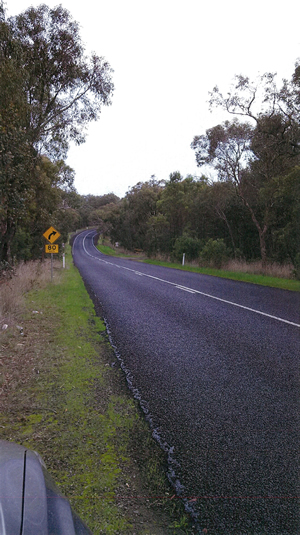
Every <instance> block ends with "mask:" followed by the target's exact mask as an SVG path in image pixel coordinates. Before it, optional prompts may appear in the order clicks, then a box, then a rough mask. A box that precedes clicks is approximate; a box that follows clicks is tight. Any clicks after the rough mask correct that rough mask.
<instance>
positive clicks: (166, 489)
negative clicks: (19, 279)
mask: <svg viewBox="0 0 300 535" xmlns="http://www.w3.org/2000/svg"><path fill="white" fill-rule="evenodd" d="M69 263H70V260H69V262H68V260H67V265H68V264H69ZM44 267H45V266H44ZM67 267H68V269H65V270H62V269H61V268H60V267H59V265H58V264H56V265H55V268H54V282H53V283H52V284H51V283H50V282H47V277H50V271H49V272H48V273H47V270H43V275H42V279H41V280H42V282H38V279H37V280H36V281H35V282H34V281H33V283H32V284H31V286H30V289H29V291H28V287H26V290H24V291H23V292H22V300H23V306H22V311H21V312H18V313H17V321H18V323H19V324H20V325H19V326H18V328H17V327H16V317H15V316H14V310H13V307H12V308H11V309H10V311H9V314H8V311H6V315H3V313H2V315H1V316H0V363H1V365H0V372H1V376H0V377H1V381H0V394H1V400H0V409H1V412H0V437H1V438H2V439H5V440H11V441H14V442H17V443H19V444H22V445H25V446H27V447H29V448H31V449H34V450H35V451H38V453H39V454H40V455H41V457H42V458H43V459H44V461H45V464H46V466H47V468H48V470H49V472H50V474H51V475H52V476H53V477H54V480H55V481H56V483H57V485H58V486H59V487H60V489H61V491H62V492H63V494H65V495H66V496H67V497H68V499H69V500H70V503H71V505H72V507H73V508H74V510H75V511H76V512H77V513H78V514H79V516H80V517H81V518H82V519H83V520H84V521H85V522H86V524H87V525H88V526H89V528H90V529H91V530H92V532H93V533H94V534H106V535H111V534H122V535H125V534H133V533H135V534H140V535H146V534H148V535H164V534H170V535H171V534H184V533H193V528H192V527H191V525H190V524H189V521H188V519H187V517H186V516H185V513H184V508H183V505H182V503H181V501H179V500H178V499H174V496H173V490H172V489H171V487H170V486H169V483H168V481H167V478H166V475H165V463H166V459H165V454H164V453H163V452H162V450H161V449H160V448H159V446H158V445H157V443H156V442H155V441H154V439H153V438H152V435H151V431H150V430H149V427H148V424H147V423H146V421H145V419H144V416H143V414H142V413H141V411H140V409H139V406H138V404H137V402H135V401H134V400H133V399H132V396H131V394H130V392H129V390H128V387H127V384H126V380H125V378H124V374H123V372H122V371H121V369H120V367H119V365H118V361H117V359H116V357H115V354H114V352H113V350H112V348H111V346H110V344H109V341H108V337H107V334H106V330H105V326H104V324H103V322H102V320H101V319H100V318H99V317H97V316H96V314H95V310H94V306H93V303H92V301H91V300H90V298H89V296H88V294H87V292H86V290H85V287H84V284H83V282H82V279H81V277H80V275H79V273H78V271H77V270H76V268H75V267H74V266H73V265H69V266H67ZM24 278H25V277H24ZM45 278H46V282H45ZM48 280H49V279H48ZM23 282H24V280H23ZM10 284H11V286H13V284H14V282H13V279H12V280H11V281H10ZM4 322H5V323H4ZM4 324H5V325H8V326H7V328H5V330H2V326H3V325H4ZM20 327H21V329H20Z"/></svg>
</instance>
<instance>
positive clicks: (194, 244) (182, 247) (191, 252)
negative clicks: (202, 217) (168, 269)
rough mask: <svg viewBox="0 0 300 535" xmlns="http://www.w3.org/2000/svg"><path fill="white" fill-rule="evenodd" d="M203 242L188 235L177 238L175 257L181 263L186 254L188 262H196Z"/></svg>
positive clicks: (174, 248)
mask: <svg viewBox="0 0 300 535" xmlns="http://www.w3.org/2000/svg"><path fill="white" fill-rule="evenodd" d="M200 248H201V242H200V240H198V239H197V238H192V237H191V236H188V235H187V234H183V236H180V238H177V240H176V242H175V244H174V247H173V256H174V258H175V259H176V260H179V261H181V260H182V256H183V254H184V253H185V258H186V260H196V259H197V258H198V256H199V252H200Z"/></svg>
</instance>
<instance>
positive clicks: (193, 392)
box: [73, 231, 300, 535]
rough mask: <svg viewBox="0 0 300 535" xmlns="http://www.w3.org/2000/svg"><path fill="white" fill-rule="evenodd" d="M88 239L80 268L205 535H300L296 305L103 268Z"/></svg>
mask: <svg viewBox="0 0 300 535" xmlns="http://www.w3.org/2000/svg"><path fill="white" fill-rule="evenodd" d="M93 234H94V232H93V231H85V232H84V233H82V234H80V235H79V236H78V237H77V238H76V239H75V242H74V245H73V258H74V262H75V264H76V266H77V267H78V269H79V271H80V273H81V275H82V277H83V279H84V281H85V283H86V284H87V286H88V288H89V290H90V292H91V295H92V296H93V298H94V300H95V302H96V303H97V304H98V306H99V307H100V310H101V314H102V316H103V317H104V318H105V320H106V322H107V325H108V328H109V332H110V335H111V339H112V341H113V344H114V346H115V348H116V352H117V354H118V356H119V359H120V361H121V362H122V367H123V369H124V371H125V372H126V374H127V380H128V383H129V385H130V387H131V389H132V391H133V393H134V395H135V397H137V398H138V399H139V400H140V403H141V405H142V407H143V409H144V411H145V413H146V414H147V416H148V419H149V420H150V422H151V425H152V428H153V430H154V435H155V436H156V438H157V439H158V441H159V442H160V444H161V445H162V447H164V448H165V450H166V451H167V452H168V460H169V478H170V479H171V481H172V482H173V484H174V486H175V487H176V492H177V494H178V495H180V496H182V497H184V501H185V504H186V507H187V508H190V509H191V511H192V513H193V515H194V518H198V524H199V527H200V528H201V531H202V530H203V529H207V530H208V531H207V533H208V534H212V535H233V534H234V535H254V534H255V535H299V533H300V518H299V496H300V492H299V474H300V471H299V450H298V445H299V414H300V412H299V397H300V396H299V363H298V360H299V358H298V357H299V341H300V317H299V311H300V296H299V294H298V293H296V292H288V291H284V290H278V289H274V288H267V287H263V286H258V285H252V284H247V283H242V282H236V281H230V280H226V279H220V278H217V277H211V276H205V275H199V274H195V273H188V272H183V271H179V270H173V269H169V268H162V267H159V266H152V265H148V264H141V263H138V262H134V261H130V260H126V259H121V258H113V257H109V256H105V255H103V254H101V253H100V252H99V251H98V250H97V249H96V248H95V246H94V244H93V239H92V238H93Z"/></svg>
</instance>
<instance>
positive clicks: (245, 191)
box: [191, 71, 300, 263]
mask: <svg viewBox="0 0 300 535" xmlns="http://www.w3.org/2000/svg"><path fill="white" fill-rule="evenodd" d="M297 72H298V71H297ZM295 80H298V78H297V77H296V78H295ZM294 85H295V84H294ZM293 91H294V92H293ZM293 91H292V90H291V85H289V86H288V87H287V86H286V87H285V88H284V89H282V90H281V91H280V90H278V89H277V87H276V84H275V76H274V75H272V74H265V75H264V76H262V77H260V79H259V81H258V83H256V84H255V83H253V82H251V81H250V80H249V78H246V77H242V76H237V77H236V78H235V84H234V86H233V87H232V88H231V90H230V92H229V93H228V94H227V95H226V96H223V94H222V93H221V92H220V91H219V89H218V88H217V87H216V88H214V90H213V92H212V93H211V100H210V105H211V106H221V107H222V108H223V109H225V110H227V111H228V113H230V114H233V115H235V116H237V115H240V116H243V117H244V118H246V119H247V121H248V122H243V123H241V122H239V121H238V120H237V118H236V117H235V118H234V119H233V121H231V122H229V121H226V122H225V123H223V124H222V125H217V126H215V127H213V128H211V129H209V130H207V131H206V134H205V135H201V136H195V138H194V140H193V142H192V144H191V147H192V148H193V149H194V150H195V151H196V161H197V164H198V165H199V166H202V165H204V164H211V165H212V166H213V167H214V168H215V169H216V170H217V172H218V176H219V179H220V180H225V181H231V182H232V183H233V184H234V185H235V187H236V192H237V194H238V195H239V197H240V198H241V199H242V201H243V203H244V205H245V206H246V207H247V210H248V211H249V213H250V215H251V219H252V221H253V223H254V225H255V227H256V230H257V232H258V235H259V243H260V252H261V258H262V261H263V263H266V260H267V242H266V240H267V236H268V232H269V230H270V226H271V224H272V219H273V215H274V214H273V207H274V202H275V198H276V196H277V194H278V177H282V176H284V175H286V174H287V173H289V172H291V170H292V169H293V167H294V166H295V165H297V164H298V163H299V158H300V125H299V121H298V118H297V114H296V111H295V110H296V109H297V108H296V104H295V103H296V102H297V99H296V96H297V94H298V93H297V90H296V89H295V87H294V90H293ZM288 96H289V100H288Z"/></svg>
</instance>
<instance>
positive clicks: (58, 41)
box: [0, 2, 113, 261]
mask: <svg viewBox="0 0 300 535" xmlns="http://www.w3.org/2000/svg"><path fill="white" fill-rule="evenodd" d="M111 73H112V69H111V67H110V65H109V64H108V63H107V61H106V60H104V58H101V57H98V56H96V55H95V54H93V55H92V56H91V57H90V58H88V57H86V55H85V50H84V47H83V45H82V42H81V39H80V35H79V26H78V24H77V23H76V22H74V21H73V19H72V18H71V15H70V13H69V12H68V11H67V10H65V9H64V8H63V7H62V6H58V7H56V8H53V9H50V8H49V7H47V6H46V5H40V6H39V7H37V8H33V7H30V8H29V9H27V10H26V11H25V12H24V13H21V14H20V15H17V16H15V17H11V18H9V19H8V20H6V19H5V11H4V8H3V3H2V2H1V4H0V93H1V99H0V259H2V260H5V261H8V260H11V259H12V256H15V257H17V258H22V257H23V258H25V257H26V258H27V257H28V255H30V254H33V255H38V254H40V253H41V244H40V245H39V246H38V247H36V248H35V249H34V247H33V248H32V247H31V246H30V247H29V249H28V247H27V246H26V247H24V248H23V252H22V246H21V244H20V240H19V238H18V237H17V236H16V233H17V232H18V236H21V235H24V236H25V235H26V242H27V244H28V243H29V241H30V237H31V238H32V237H33V236H34V235H36V234H38V233H39V232H40V230H41V229H43V230H45V228H44V225H45V224H46V225H47V224H49V222H50V221H51V224H53V223H54V219H55V217H54V213H55V212H57V211H58V210H59V208H60V207H61V201H62V196H61V190H65V189H70V188H72V183H73V178H74V177H73V175H74V173H73V171H72V170H71V169H70V168H69V167H68V166H67V165H66V164H65V163H64V162H63V160H62V157H64V156H65V155H66V153H67V149H68V145H69V142H70V141H74V142H76V143H78V144H79V143H82V142H83V141H84V139H85V127H86V125H87V124H88V123H89V122H90V121H92V120H96V119H97V118H98V117H99V113H100V110H101V107H102V106H103V105H109V104H110V97H111V94H112V92H113V83H112V80H111ZM65 219H66V218H65ZM71 220H72V223H73V222H74V218H73V219H72V218H71ZM15 236H16V238H14V237H15ZM19 245H20V247H19ZM25 249H26V251H25Z"/></svg>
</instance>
